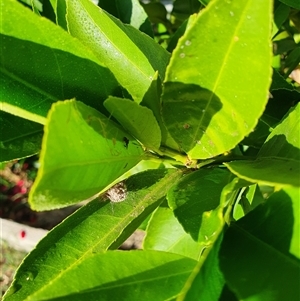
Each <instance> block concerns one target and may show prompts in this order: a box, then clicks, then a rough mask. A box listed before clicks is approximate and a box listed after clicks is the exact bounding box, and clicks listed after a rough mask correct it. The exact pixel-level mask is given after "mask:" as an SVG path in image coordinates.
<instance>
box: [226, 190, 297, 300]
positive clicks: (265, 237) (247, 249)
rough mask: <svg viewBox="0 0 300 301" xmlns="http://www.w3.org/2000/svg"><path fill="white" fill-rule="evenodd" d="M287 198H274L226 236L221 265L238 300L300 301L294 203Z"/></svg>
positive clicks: (232, 228)
mask: <svg viewBox="0 0 300 301" xmlns="http://www.w3.org/2000/svg"><path fill="white" fill-rule="evenodd" d="M298 193H299V190H298ZM283 195H284V194H283ZM283 195H282V194H281V196H280V195H278V196H277V197H274V198H272V197H271V198H270V199H269V200H268V201H267V202H266V203H265V204H262V205H260V206H258V207H256V208H255V209H254V210H253V211H251V212H250V213H249V214H248V215H246V216H245V217H244V218H242V219H240V220H239V221H237V222H236V223H233V224H232V225H231V227H230V228H229V229H228V230H227V232H226V233H225V236H224V240H223V243H222V246H221V251H220V266H221V270H222V272H223V274H224V276H225V279H226V282H227V283H228V285H229V287H230V289H231V290H232V291H233V292H234V293H235V294H236V295H237V297H238V299H242V300H249V301H250V300H257V301H260V300H261V301H268V300H270V301H271V300H272V301H276V300H284V299H285V298H286V297H287V296H288V299H289V300H297V296H299V295H298V292H299V269H300V264H299V260H297V259H295V258H293V257H292V256H291V254H290V253H289V248H290V243H291V238H292V235H293V227H294V225H293V215H294V213H293V204H292V201H291V199H290V198H289V197H288V195H286V196H287V197H282V196H283ZM298 201H299V200H298ZM298 201H297V202H298ZM297 207H298V206H296V207H294V209H297ZM296 214H297V215H299V212H297V213H296ZM279 216H280V218H278V217H279ZM297 219H298V217H297ZM298 222H299V221H298V220H297V224H298ZM297 224H296V225H295V227H297V226H298V225H297ZM298 231H299V230H297V231H296V233H295V235H297V234H298V233H299V232H298ZM236 242H238V243H236ZM232 245H234V248H233V247H232ZM298 247H299V246H298Z"/></svg>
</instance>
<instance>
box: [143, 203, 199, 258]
mask: <svg viewBox="0 0 300 301" xmlns="http://www.w3.org/2000/svg"><path fill="white" fill-rule="evenodd" d="M143 248H144V249H145V250H159V251H165V252H170V253H175V254H180V255H183V256H186V257H190V258H193V259H195V260H198V259H199V257H200V255H201V253H202V251H203V246H201V245H200V244H199V243H197V242H195V241H194V240H193V239H192V238H191V236H190V235H189V234H187V233H186V232H185V231H184V229H183V227H182V226H181V225H180V223H179V222H178V220H177V218H176V217H175V216H174V213H173V211H172V210H171V209H170V208H168V207H158V208H157V209H156V211H155V212H154V213H153V214H152V216H151V219H150V221H149V223H148V227H147V231H146V236H145V238H144V243H143Z"/></svg>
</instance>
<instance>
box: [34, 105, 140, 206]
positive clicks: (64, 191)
mask: <svg viewBox="0 0 300 301" xmlns="http://www.w3.org/2000/svg"><path fill="white" fill-rule="evenodd" d="M142 157H143V149H142V148H141V147H140V145H139V144H138V143H137V142H136V141H135V140H134V139H133V138H132V137H131V136H130V135H129V134H127V133H125V132H124V131H123V130H122V129H121V128H119V127H118V126H117V125H116V124H115V123H114V122H113V121H111V120H109V119H108V118H106V117H105V116H104V115H102V114H101V113H99V112H98V111H96V110H95V109H93V108H90V107H88V106H86V105H84V104H83V103H81V102H76V101H74V100H71V101H65V102H57V103H56V104H54V105H53V107H52V108H51V110H50V112H49V116H48V122H47V124H46V126H45V135H44V138H43V146H42V152H41V156H40V161H41V168H40V169H39V172H38V176H37V179H36V181H35V183H34V185H33V187H32V190H31V193H30V198H29V202H30V205H31V206H32V208H34V209H35V210H47V209H54V208H59V207H63V206H67V205H70V204H74V203H77V202H79V201H82V200H84V199H87V198H89V197H91V196H93V195H95V194H96V193H98V192H100V191H101V190H102V189H104V188H105V187H106V186H108V185H109V184H111V183H112V182H113V181H115V180H116V179H117V178H118V177H120V176H121V175H122V174H124V173H125V172H126V171H128V170H129V169H130V168H132V167H133V166H135V165H136V164H137V163H139V162H140V161H141V160H142Z"/></svg>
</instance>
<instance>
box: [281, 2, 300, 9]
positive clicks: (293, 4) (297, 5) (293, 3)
mask: <svg viewBox="0 0 300 301" xmlns="http://www.w3.org/2000/svg"><path fill="white" fill-rule="evenodd" d="M280 2H282V3H285V4H286V5H288V6H291V7H294V8H297V9H300V3H299V2H298V0H280Z"/></svg>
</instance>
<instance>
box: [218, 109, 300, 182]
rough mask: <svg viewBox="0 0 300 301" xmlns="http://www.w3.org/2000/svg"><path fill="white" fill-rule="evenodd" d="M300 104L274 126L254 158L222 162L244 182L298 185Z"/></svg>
mask: <svg viewBox="0 0 300 301" xmlns="http://www.w3.org/2000/svg"><path fill="white" fill-rule="evenodd" d="M299 124H300V104H298V105H297V106H296V107H295V108H292V109H291V110H290V111H289V112H288V114H287V115H286V116H285V118H284V119H283V121H282V122H281V123H280V124H279V125H278V126H276V127H275V129H274V130H273V131H272V133H271V134H270V135H269V137H268V138H267V140H266V142H265V144H264V145H263V147H262V148H261V150H260V152H259V154H258V158H257V159H256V160H255V161H246V160H244V161H233V162H230V163H224V164H225V165H226V166H227V167H228V168H229V170H230V171H231V172H233V173H234V174H236V175H237V176H238V177H240V178H242V179H246V180H247V181H251V182H256V183H260V184H266V185H270V186H298V187H299V186H300V178H299V173H300V139H299V134H300V133H299V132H300V128H299Z"/></svg>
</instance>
